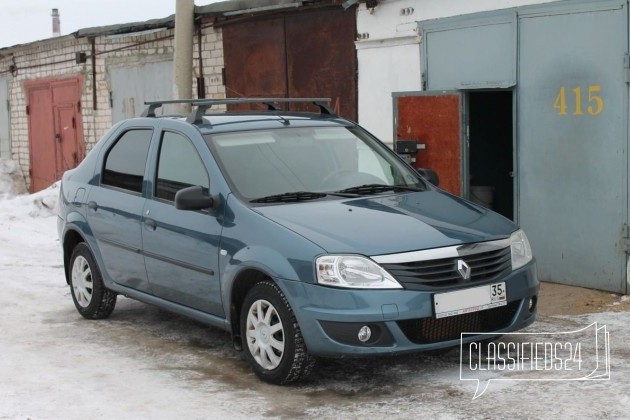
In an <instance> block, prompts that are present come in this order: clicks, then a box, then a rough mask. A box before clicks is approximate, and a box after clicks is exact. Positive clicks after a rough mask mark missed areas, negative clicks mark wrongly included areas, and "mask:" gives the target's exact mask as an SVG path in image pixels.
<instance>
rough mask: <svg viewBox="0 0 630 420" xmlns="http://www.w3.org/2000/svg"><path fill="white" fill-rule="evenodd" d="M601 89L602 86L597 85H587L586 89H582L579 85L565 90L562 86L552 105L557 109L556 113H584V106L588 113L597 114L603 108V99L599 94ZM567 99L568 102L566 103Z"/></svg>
mask: <svg viewBox="0 0 630 420" xmlns="http://www.w3.org/2000/svg"><path fill="white" fill-rule="evenodd" d="M601 90H602V87H601V86H599V85H592V86H589V87H588V89H587V90H586V91H583V90H582V88H581V87H580V86H578V87H576V88H574V89H571V90H569V91H567V89H566V88H565V87H564V86H562V87H561V88H560V90H559V91H558V94H557V95H556V100H555V101H554V103H553V107H554V109H556V110H557V111H558V115H567V114H568V113H569V112H571V113H572V114H573V115H584V111H585V107H586V112H587V113H588V114H589V115H599V114H601V113H602V111H603V110H604V100H603V99H602V97H601V96H600V92H601ZM567 99H568V100H569V102H570V104H567ZM569 107H571V109H569Z"/></svg>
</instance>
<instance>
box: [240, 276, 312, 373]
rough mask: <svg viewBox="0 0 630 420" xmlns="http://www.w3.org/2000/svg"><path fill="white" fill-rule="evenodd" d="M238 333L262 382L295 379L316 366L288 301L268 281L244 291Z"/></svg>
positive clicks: (246, 353) (273, 284)
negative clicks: (245, 293) (244, 295)
mask: <svg viewBox="0 0 630 420" xmlns="http://www.w3.org/2000/svg"><path fill="white" fill-rule="evenodd" d="M241 336H242V337H243V339H244V340H245V345H244V346H243V350H244V351H245V355H246V357H247V359H248V361H249V362H250V364H251V365H252V367H253V368H254V372H255V373H256V375H257V376H258V377H259V378H260V379H262V380H263V381H265V382H269V383H272V384H277V385H282V384H288V383H291V382H295V381H297V380H299V379H302V378H304V377H306V376H307V375H308V374H309V373H311V371H312V369H313V366H314V365H315V359H314V358H313V357H312V356H310V355H309V354H308V353H307V352H306V346H305V345H304V340H303V338H302V332H301V331H300V327H299V326H298V323H297V320H296V319H295V315H294V314H293V310H292V309H291V306H290V305H289V302H288V301H287V299H286V297H285V296H284V294H283V293H282V291H281V290H280V288H279V287H278V286H277V285H276V284H275V283H273V282H271V281H263V282H261V283H257V284H256V285H255V286H254V287H252V289H251V290H250V291H249V292H248V293H247V296H246V297H245V301H244V303H243V308H242V310H241Z"/></svg>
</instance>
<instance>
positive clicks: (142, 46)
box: [0, 24, 225, 185]
mask: <svg viewBox="0 0 630 420" xmlns="http://www.w3.org/2000/svg"><path fill="white" fill-rule="evenodd" d="M193 42H194V43H195V45H194V60H193V67H194V68H193V83H194V86H193V94H194V95H195V96H196V93H197V86H196V78H197V77H200V76H203V77H204V78H205V86H206V98H215V99H220V98H224V97H225V87H224V86H223V78H222V70H223V40H222V35H221V31H220V29H215V28H214V27H213V26H211V25H207V24H206V25H205V26H204V27H202V42H201V59H202V67H203V75H202V74H201V73H200V66H199V59H198V57H199V55H198V41H197V32H195V36H194V38H193ZM173 45H174V31H173V29H164V30H158V31H150V32H145V33H133V34H126V35H109V36H97V37H95V49H96V54H95V57H96V60H95V69H96V77H95V79H94V80H93V77H92V73H93V70H92V59H91V54H92V45H91V40H90V39H88V38H75V37H74V36H72V35H67V36H63V37H58V38H52V39H47V40H43V41H38V42H34V43H30V44H24V45H19V46H15V47H12V48H6V49H3V50H0V75H3V76H8V77H9V101H10V109H11V111H10V122H11V127H10V131H11V156H12V159H13V160H15V161H17V162H18V163H19V165H20V167H21V168H22V171H23V172H24V174H25V176H26V178H27V180H26V181H27V184H29V185H30V179H29V177H28V174H29V169H30V155H29V153H30V150H29V134H28V115H27V114H26V106H27V102H28V100H27V97H26V91H25V88H24V82H26V81H31V80H38V79H49V78H63V77H70V76H76V75H77V74H81V75H83V80H84V85H83V87H82V88H83V90H82V94H81V111H82V120H83V135H84V143H85V149H86V151H89V150H90V149H91V148H92V146H93V145H94V144H96V142H97V141H98V140H99V139H100V138H101V137H102V136H103V134H105V132H106V131H107V130H108V129H109V128H110V127H111V125H112V108H111V106H110V91H111V84H110V80H109V76H108V71H107V70H108V67H107V66H108V63H111V62H112V61H115V62H118V63H120V62H124V61H125V60H128V61H129V63H134V62H135V63H138V62H142V61H143V60H151V58H152V57H155V56H169V55H170V56H171V57H172V54H173ZM77 52H83V53H86V54H87V62H86V63H82V64H76V61H75V53H77ZM11 65H15V66H16V68H17V71H15V72H13V74H11V72H9V71H8V70H7V69H8V68H9V66H11ZM93 89H96V102H95V103H94V101H93V93H92V92H93ZM52 158H54V157H51V159H52Z"/></svg>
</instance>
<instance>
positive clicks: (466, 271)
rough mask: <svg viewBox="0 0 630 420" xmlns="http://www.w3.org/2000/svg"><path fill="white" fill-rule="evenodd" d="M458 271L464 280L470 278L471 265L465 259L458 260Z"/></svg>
mask: <svg viewBox="0 0 630 420" xmlns="http://www.w3.org/2000/svg"><path fill="white" fill-rule="evenodd" d="M457 272H458V273H459V275H460V276H462V278H463V279H464V280H468V279H469V278H470V266H469V265H468V264H466V261H464V260H457Z"/></svg>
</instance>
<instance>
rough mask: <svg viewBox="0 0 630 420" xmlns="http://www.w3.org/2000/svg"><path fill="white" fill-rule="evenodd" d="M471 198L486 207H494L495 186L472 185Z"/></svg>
mask: <svg viewBox="0 0 630 420" xmlns="http://www.w3.org/2000/svg"><path fill="white" fill-rule="evenodd" d="M470 200H471V201H472V202H473V203H477V204H480V205H482V206H484V207H485V208H488V209H492V202H493V201H494V187H491V186H489V185H471V186H470Z"/></svg>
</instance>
